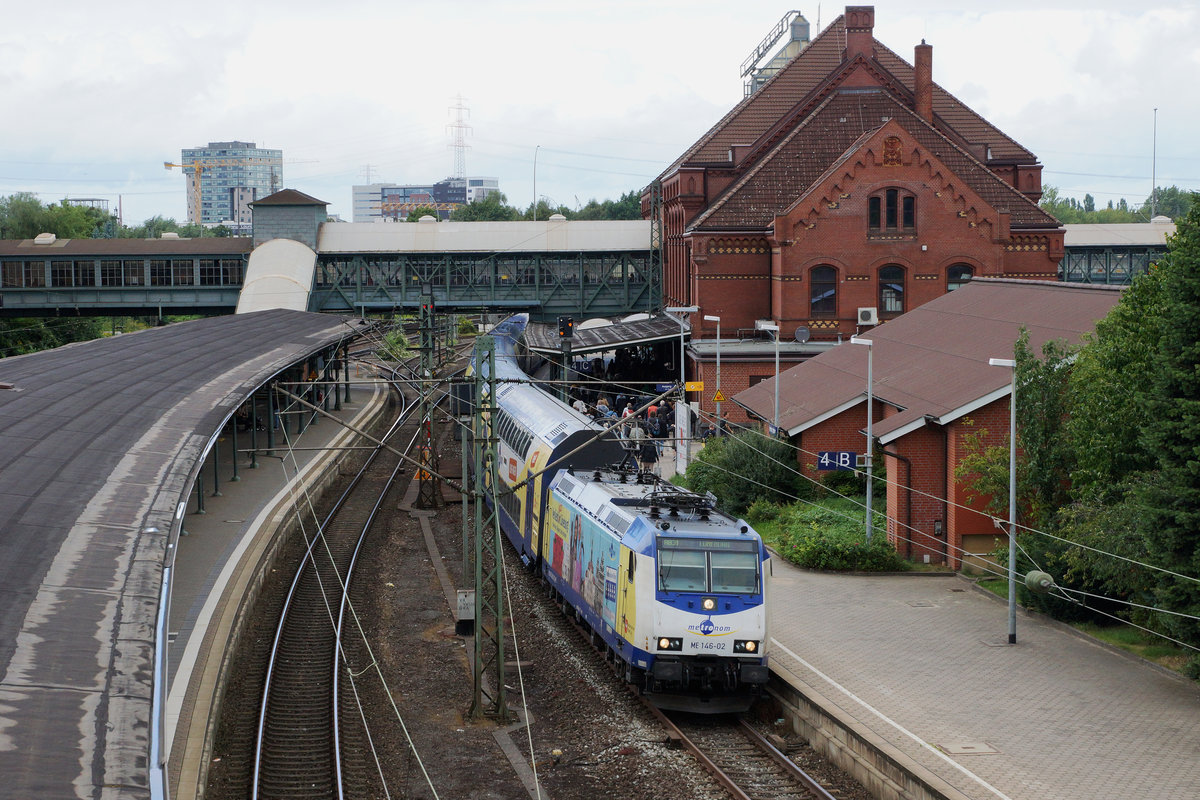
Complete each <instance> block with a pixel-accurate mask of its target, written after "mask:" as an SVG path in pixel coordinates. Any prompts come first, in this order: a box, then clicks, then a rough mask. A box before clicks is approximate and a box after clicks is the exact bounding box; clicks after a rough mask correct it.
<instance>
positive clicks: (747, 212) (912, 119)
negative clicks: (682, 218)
mask: <svg viewBox="0 0 1200 800" xmlns="http://www.w3.org/2000/svg"><path fill="white" fill-rule="evenodd" d="M892 119H894V120H896V122H897V123H898V124H900V125H901V126H902V127H903V128H904V129H905V130H906V131H908V132H909V133H910V134H911V135H912V136H913V138H914V139H916V140H917V142H918V144H919V145H920V146H921V148H923V149H924V150H925V151H926V152H927V153H929V154H931V155H933V156H936V157H937V158H938V160H940V161H941V162H942V163H944V164H945V165H946V166H947V167H948V168H949V169H950V170H951V171H952V172H953V173H954V174H955V175H957V176H959V177H960V178H961V179H962V180H963V181H964V182H965V183H966V184H967V185H968V186H970V188H971V189H972V190H973V191H974V192H975V193H976V194H978V195H979V196H980V197H981V198H982V199H983V200H984V201H985V202H987V203H988V204H989V205H990V206H991V207H993V208H997V209H1002V210H1006V211H1008V212H1009V213H1010V214H1011V217H1010V224H1011V226H1012V227H1013V228H1022V227H1030V226H1033V227H1041V226H1048V227H1057V226H1058V223H1057V221H1056V220H1054V218H1053V217H1051V216H1050V215H1048V214H1047V213H1046V212H1044V211H1042V210H1041V209H1040V208H1039V207H1038V206H1037V204H1036V203H1034V202H1033V201H1031V200H1030V199H1029V198H1028V197H1026V196H1025V195H1023V194H1021V193H1020V192H1018V191H1017V190H1015V189H1014V188H1013V187H1012V186H1010V185H1009V184H1008V183H1006V182H1005V181H1004V180H1002V179H1001V178H999V177H998V176H997V175H996V174H995V173H994V172H992V171H991V170H990V169H988V168H987V167H986V166H985V165H984V164H982V163H981V162H979V161H978V160H976V159H975V158H974V157H972V156H971V155H970V154H969V153H967V152H966V151H964V150H962V149H961V148H960V147H958V146H957V145H956V144H954V142H952V141H951V140H950V139H949V138H947V137H946V136H944V135H943V134H942V133H941V132H940V131H938V130H937V129H936V128H934V127H933V126H931V125H929V124H928V123H927V122H925V121H924V120H923V119H921V118H920V117H919V116H917V115H916V114H915V113H913V112H912V110H911V109H909V108H908V107H907V106H906V105H905V104H904V103H902V102H900V101H898V100H897V99H896V98H895V97H894V96H892V95H891V94H889V93H887V92H885V91H882V90H879V91H866V92H864V91H863V90H846V91H844V92H837V93H835V94H833V95H831V96H830V97H829V98H828V99H826V100H825V101H824V102H823V103H822V104H821V105H819V106H818V107H817V108H816V109H815V110H814V111H813V113H811V114H810V115H809V116H808V117H807V118H806V119H804V120H803V121H802V122H801V123H799V124H798V125H797V126H796V127H795V128H794V129H793V130H792V131H791V132H790V133H789V134H788V135H787V136H786V137H785V138H784V139H783V140H782V141H780V143H779V144H777V145H776V146H775V148H774V149H773V150H772V151H771V152H769V153H768V154H766V155H765V156H763V157H762V158H760V159H759V160H758V162H757V163H756V164H755V165H754V167H753V168H752V169H751V170H750V171H749V172H747V173H746V174H745V175H744V176H742V178H741V179H740V180H738V181H737V182H735V183H734V184H732V185H731V186H730V187H729V188H728V189H726V190H725V192H724V193H723V194H722V196H721V197H720V198H719V199H718V200H717V201H716V202H714V203H713V204H712V205H711V206H709V207H708V209H707V210H705V211H704V212H703V213H702V214H701V215H700V216H699V217H697V218H696V219H695V220H694V221H693V222H692V223H691V225H690V226H689V227H690V228H691V229H693V230H694V229H706V228H717V229H723V230H728V229H731V228H756V229H761V228H765V227H767V226H769V225H770V224H771V221H772V219H773V217H774V216H775V215H777V214H780V213H783V211H784V210H786V209H787V208H789V207H790V206H792V205H793V204H794V203H795V202H796V201H797V199H798V198H800V197H802V196H803V194H804V193H805V191H806V190H807V189H808V188H809V187H811V186H812V185H813V184H814V183H816V182H817V181H818V180H819V179H820V178H821V177H822V176H823V175H825V174H826V173H827V172H828V171H829V169H830V168H831V167H832V166H834V165H835V164H837V163H838V162H839V161H841V160H844V159H846V158H848V157H850V156H851V155H853V154H854V152H856V151H857V150H858V149H859V147H860V146H861V144H862V142H863V141H864V138H865V137H866V136H868V135H869V134H872V133H874V132H875V131H877V130H878V129H879V127H880V126H881V125H882V124H883V123H884V122H886V121H887V120H892Z"/></svg>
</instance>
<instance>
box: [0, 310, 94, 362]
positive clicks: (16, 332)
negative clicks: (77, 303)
mask: <svg viewBox="0 0 1200 800" xmlns="http://www.w3.org/2000/svg"><path fill="white" fill-rule="evenodd" d="M107 325H108V320H107V319H104V318H101V317H55V318H50V319H22V318H12V319H0V358H7V357H8V356H17V355H23V354H25V353H36V352H38V351H40V350H49V349H51V348H54V347H61V346H62V345H64V344H70V343H71V342H86V341H89V340H91V339H97V338H99V337H101V336H103V335H104V330H105V327H106V326H107Z"/></svg>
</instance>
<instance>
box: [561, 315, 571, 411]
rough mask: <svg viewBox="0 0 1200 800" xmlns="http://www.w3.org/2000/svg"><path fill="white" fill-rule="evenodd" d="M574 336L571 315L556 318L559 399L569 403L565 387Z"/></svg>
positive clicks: (568, 376) (569, 369) (569, 370)
mask: <svg viewBox="0 0 1200 800" xmlns="http://www.w3.org/2000/svg"><path fill="white" fill-rule="evenodd" d="M574 336H575V319H574V318H573V317H559V318H558V338H559V342H560V345H561V347H562V386H561V387H560V389H559V395H560V399H561V400H562V401H563V402H564V403H570V402H571V398H570V397H569V396H568V392H567V387H568V385H569V382H570V373H571V339H572V338H573V337H574Z"/></svg>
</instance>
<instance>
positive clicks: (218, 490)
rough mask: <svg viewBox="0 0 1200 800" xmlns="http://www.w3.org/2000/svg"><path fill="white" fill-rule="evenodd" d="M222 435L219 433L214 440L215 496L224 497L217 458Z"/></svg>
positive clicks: (213, 494)
mask: <svg viewBox="0 0 1200 800" xmlns="http://www.w3.org/2000/svg"><path fill="white" fill-rule="evenodd" d="M220 449H221V436H220V434H217V438H216V439H215V440H213V453H212V456H213V493H212V496H213V497H224V496H225V495H223V494H221V468H220V467H219V466H218V465H217V458H218V457H219V456H220Z"/></svg>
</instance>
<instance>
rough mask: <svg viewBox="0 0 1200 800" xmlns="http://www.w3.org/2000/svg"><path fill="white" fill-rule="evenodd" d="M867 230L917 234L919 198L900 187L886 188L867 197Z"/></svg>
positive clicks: (877, 233) (883, 232)
mask: <svg viewBox="0 0 1200 800" xmlns="http://www.w3.org/2000/svg"><path fill="white" fill-rule="evenodd" d="M867 231H868V233H870V234H873V235H880V234H895V233H904V234H910V235H911V234H915V233H916V232H917V198H916V197H915V196H914V195H911V194H909V193H908V192H901V191H900V190H899V189H885V190H884V191H882V192H880V193H879V194H875V195H872V196H871V197H868V198H867Z"/></svg>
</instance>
